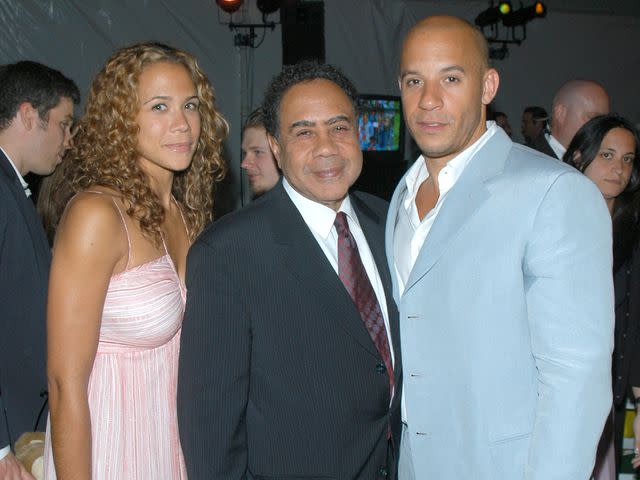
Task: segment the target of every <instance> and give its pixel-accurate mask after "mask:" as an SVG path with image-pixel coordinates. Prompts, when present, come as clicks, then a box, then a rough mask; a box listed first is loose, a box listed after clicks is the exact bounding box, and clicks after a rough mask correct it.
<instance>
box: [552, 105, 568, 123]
mask: <svg viewBox="0 0 640 480" xmlns="http://www.w3.org/2000/svg"><path fill="white" fill-rule="evenodd" d="M551 118H552V119H553V121H554V122H556V123H557V124H559V125H564V123H565V120H566V118H567V106H566V105H565V104H563V103H556V104H555V105H554V106H553V113H552V114H551ZM552 126H553V125H552Z"/></svg>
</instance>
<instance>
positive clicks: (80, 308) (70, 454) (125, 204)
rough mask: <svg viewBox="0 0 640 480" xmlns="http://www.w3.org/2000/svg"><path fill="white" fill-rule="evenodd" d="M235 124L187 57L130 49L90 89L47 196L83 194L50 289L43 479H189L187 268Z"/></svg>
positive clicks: (64, 227)
mask: <svg viewBox="0 0 640 480" xmlns="http://www.w3.org/2000/svg"><path fill="white" fill-rule="evenodd" d="M227 129H228V127H227V123H226V122H225V120H224V119H223V118H222V116H221V115H220V114H219V113H218V111H217V110H216V106H215V99H214V94H213V91H212V88H211V86H210V84H209V82H208V80H207V78H206V76H205V75H204V73H203V72H202V71H201V70H200V68H199V67H198V65H197V64H196V61H195V59H194V58H193V57H192V56H191V55H189V54H188V53H185V52H182V51H180V50H176V49H174V48H171V47H168V46H164V45H160V44H153V43H147V44H139V45H134V46H131V47H128V48H123V49H121V50H119V51H117V52H116V53H115V54H114V55H113V56H112V57H111V58H110V59H109V60H108V61H107V63H106V65H105V66H104V67H103V69H102V70H101V71H100V72H99V73H98V75H97V77H96V78H95V80H94V81H93V84H92V86H91V91H90V94H89V97H88V99H87V106H86V112H85V115H84V117H83V118H82V120H81V121H80V123H79V125H78V129H77V134H76V136H75V138H74V147H73V149H72V151H70V154H69V156H68V158H67V159H66V161H65V164H64V175H63V176H59V177H58V178H59V179H60V182H61V184H60V185H58V186H56V185H53V186H52V188H51V191H52V192H54V193H55V192H62V194H61V195H57V196H56V195H54V196H53V204H54V205H55V204H57V207H58V208H57V209H54V210H55V211H62V210H63V207H64V203H66V200H67V198H65V197H68V196H69V194H73V195H74V196H73V198H72V199H71V200H70V201H69V202H68V204H67V205H66V209H65V210H64V213H63V214H62V217H61V220H60V223H59V226H58V229H57V233H56V240H55V244H54V255H53V263H52V267H51V275H50V283H49V301H48V312H47V314H48V319H47V330H48V332H47V334H48V339H47V342H48V376H49V398H50V412H51V413H50V428H48V429H47V442H46V447H45V449H46V451H45V457H46V460H45V462H46V466H45V477H46V478H49V479H50V478H55V476H56V472H57V477H58V478H59V479H65V478H87V479H88V478H93V479H107V478H109V479H128V480H135V479H145V480H149V479H174V478H184V477H185V469H184V461H183V459H182V452H181V449H180V441H179V435H178V426H177V414H176V382H177V362H178V353H179V345H180V328H181V322H182V315H183V311H184V300H185V289H184V273H185V272H184V270H185V263H186V255H187V250H188V248H189V245H190V244H191V242H192V241H193V240H194V239H195V237H196V236H197V235H198V234H199V233H200V231H202V229H203V227H204V226H205V225H206V224H207V223H208V222H209V221H210V220H211V217H212V194H213V192H212V186H213V184H214V182H215V181H218V180H220V179H221V178H222V176H223V173H224V164H223V161H222V158H221V156H220V151H221V142H222V140H223V138H224V137H225V136H226V134H227ZM61 177H62V178H61ZM53 222H54V223H56V219H55V218H54V220H53ZM54 463H55V470H56V472H54V468H53V466H54Z"/></svg>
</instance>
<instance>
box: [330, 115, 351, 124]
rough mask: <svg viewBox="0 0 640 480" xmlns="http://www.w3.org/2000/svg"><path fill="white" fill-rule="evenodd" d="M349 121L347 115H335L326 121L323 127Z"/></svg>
mask: <svg viewBox="0 0 640 480" xmlns="http://www.w3.org/2000/svg"><path fill="white" fill-rule="evenodd" d="M350 121H351V119H350V118H349V117H348V116H347V115H336V116H335V117H331V118H330V119H329V120H327V121H326V122H324V123H325V125H333V124H334V123H338V122H350Z"/></svg>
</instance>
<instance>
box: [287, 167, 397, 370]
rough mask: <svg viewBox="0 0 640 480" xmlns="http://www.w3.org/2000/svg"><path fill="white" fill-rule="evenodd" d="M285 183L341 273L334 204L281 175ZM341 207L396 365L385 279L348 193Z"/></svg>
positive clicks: (335, 267)
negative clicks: (303, 192) (300, 190)
mask: <svg viewBox="0 0 640 480" xmlns="http://www.w3.org/2000/svg"><path fill="white" fill-rule="evenodd" d="M282 185H283V186H284V190H285V191H286V192H287V194H288V195H289V198H291V201H292V202H293V204H294V205H295V206H296V208H297V209H298V211H299V212H300V215H302V218H303V219H304V222H305V223H306V224H307V227H309V230H311V233H312V234H313V236H314V237H315V239H316V241H317V242H318V245H320V248H321V249H322V251H323V252H324V255H325V257H327V260H329V263H331V266H332V267H333V269H334V270H335V272H336V275H338V232H336V227H335V226H334V225H333V222H335V220H336V212H335V211H334V210H332V209H331V208H329V207H327V206H325V205H322V204H321V203H318V202H314V201H313V200H310V199H308V198H307V197H305V196H303V195H301V194H300V193H298V191H297V190H295V189H294V188H293V187H292V186H291V185H290V184H289V182H288V181H287V179H286V178H283V179H282ZM338 211H340V212H344V213H345V215H346V216H347V223H348V224H349V230H351V234H352V235H353V238H354V239H355V241H356V245H357V246H358V252H359V253H360V259H361V260H362V263H363V265H364V269H365V271H366V272H367V276H368V277H369V281H370V282H371V286H372V287H373V291H374V293H375V295H376V298H377V299H378V304H379V305H380V310H381V311H382V318H383V319H384V326H385V328H386V330H387V340H388V342H389V351H390V353H391V362H392V365H394V363H395V362H394V355H393V343H391V330H390V328H389V313H388V312H387V300H386V297H385V294H384V287H383V286H382V280H381V279H380V274H379V273H378V267H377V266H376V262H375V261H374V259H373V255H372V254H371V249H369V244H368V243H367V239H366V238H365V236H364V233H363V232H362V228H360V223H359V222H358V217H357V216H356V212H355V211H354V210H353V207H352V206H351V200H350V198H349V196H348V195H347V196H346V198H345V199H344V200H343V201H342V205H340V208H339V209H338Z"/></svg>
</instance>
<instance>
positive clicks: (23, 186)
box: [0, 147, 31, 197]
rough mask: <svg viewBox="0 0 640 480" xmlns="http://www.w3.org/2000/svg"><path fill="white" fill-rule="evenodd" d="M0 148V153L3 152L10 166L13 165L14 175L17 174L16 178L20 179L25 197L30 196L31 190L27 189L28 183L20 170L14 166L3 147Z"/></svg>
mask: <svg viewBox="0 0 640 480" xmlns="http://www.w3.org/2000/svg"><path fill="white" fill-rule="evenodd" d="M0 150H2V153H4V156H5V157H7V160H9V163H10V164H11V167H13V170H14V172H16V175H17V176H18V180H20V185H22V188H23V189H24V193H25V195H26V196H27V197H30V196H31V190H29V184H28V183H27V182H26V181H25V180H24V177H23V176H22V175H20V172H19V171H18V169H17V168H16V165H15V164H14V163H13V160H11V157H10V156H9V154H8V153H7V152H6V150H5V149H4V148H2V147H0Z"/></svg>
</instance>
